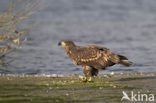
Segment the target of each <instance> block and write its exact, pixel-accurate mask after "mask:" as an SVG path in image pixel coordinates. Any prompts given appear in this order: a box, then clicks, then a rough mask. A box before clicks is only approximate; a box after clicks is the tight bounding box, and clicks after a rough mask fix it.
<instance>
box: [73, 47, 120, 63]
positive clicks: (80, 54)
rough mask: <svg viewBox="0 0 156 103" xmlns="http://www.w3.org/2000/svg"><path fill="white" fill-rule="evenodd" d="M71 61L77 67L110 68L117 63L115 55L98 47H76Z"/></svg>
mask: <svg viewBox="0 0 156 103" xmlns="http://www.w3.org/2000/svg"><path fill="white" fill-rule="evenodd" d="M73 54H74V55H72V59H73V61H74V63H75V64H77V65H96V66H99V65H100V66H112V65H114V64H115V63H117V61H118V57H117V56H116V54H114V53H112V52H111V51H109V49H107V48H104V47H100V46H94V45H90V46H85V47H80V46H78V47H77V48H76V50H75V52H73Z"/></svg>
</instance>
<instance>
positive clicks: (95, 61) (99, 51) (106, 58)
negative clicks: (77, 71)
mask: <svg viewBox="0 0 156 103" xmlns="http://www.w3.org/2000/svg"><path fill="white" fill-rule="evenodd" d="M59 45H61V46H63V47H64V48H65V52H66V53H67V55H68V56H69V57H70V58H71V60H72V61H73V63H74V64H75V65H81V66H82V67H83V71H84V74H85V77H86V78H85V79H84V81H91V78H90V77H92V76H96V75H97V74H98V70H103V69H105V68H106V67H109V66H113V65H115V64H122V65H125V66H130V65H131V64H132V63H131V62H129V61H128V59H127V58H126V57H125V56H122V55H117V54H115V53H112V52H111V51H110V50H109V49H107V48H104V47H100V46H96V45H88V46H76V45H75V44H74V43H73V42H72V41H69V40H64V41H61V42H59ZM88 78H89V79H88Z"/></svg>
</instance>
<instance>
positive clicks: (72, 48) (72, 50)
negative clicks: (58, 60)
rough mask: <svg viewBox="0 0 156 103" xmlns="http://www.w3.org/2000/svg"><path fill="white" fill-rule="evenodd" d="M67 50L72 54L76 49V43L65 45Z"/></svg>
mask: <svg viewBox="0 0 156 103" xmlns="http://www.w3.org/2000/svg"><path fill="white" fill-rule="evenodd" d="M64 48H65V51H66V53H67V54H68V55H71V54H72V53H74V51H75V50H76V45H70V46H65V47H64Z"/></svg>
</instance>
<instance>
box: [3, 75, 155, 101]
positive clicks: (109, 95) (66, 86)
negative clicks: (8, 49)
mask: <svg viewBox="0 0 156 103" xmlns="http://www.w3.org/2000/svg"><path fill="white" fill-rule="evenodd" d="M80 77H81V76H80V75H1V76H0V103H129V101H128V100H124V101H121V98H122V96H123V94H122V91H125V92H126V93H127V94H130V93H131V91H133V92H134V93H136V94H137V93H138V92H139V93H140V94H154V95H155V96H156V82H155V81H156V74H115V75H102V74H101V75H99V76H97V77H95V78H94V82H91V83H83V82H79V78H80ZM155 101H156V100H155ZM130 103H132V102H130ZM152 103H154V102H152Z"/></svg>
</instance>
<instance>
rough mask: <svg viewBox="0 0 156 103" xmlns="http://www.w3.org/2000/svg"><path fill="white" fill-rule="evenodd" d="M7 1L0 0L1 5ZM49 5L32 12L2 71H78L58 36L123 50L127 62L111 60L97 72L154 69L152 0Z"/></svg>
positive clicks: (65, 0)
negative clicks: (25, 36)
mask: <svg viewBox="0 0 156 103" xmlns="http://www.w3.org/2000/svg"><path fill="white" fill-rule="evenodd" d="M6 2H7V0H1V1H0V5H1V9H2V7H3V6H4V5H6V4H7V3H6ZM46 4H51V5H50V6H49V7H48V8H46V9H44V10H42V11H40V12H38V13H36V14H35V15H33V16H31V17H30V18H29V19H28V20H27V21H25V24H24V25H27V26H29V25H34V26H33V28H32V30H31V31H30V32H29V33H28V39H29V40H28V42H27V43H26V44H25V45H24V48H23V49H21V50H18V51H17V52H15V53H12V54H10V55H11V56H13V57H15V58H16V60H14V61H13V62H11V63H10V64H9V65H8V66H6V67H0V73H3V74H82V69H81V67H79V66H74V65H73V64H72V62H71V60H70V59H69V58H68V57H67V55H66V54H65V52H64V49H63V48H62V47H58V45H57V44H58V42H59V41H60V40H65V39H69V40H73V41H75V43H76V44H77V45H89V44H95V45H100V46H104V47H107V48H109V49H110V50H111V51H113V52H115V53H118V54H121V55H125V56H127V57H128V58H129V60H130V61H132V62H134V64H133V65H132V66H131V67H124V66H121V65H115V66H113V67H109V68H107V69H106V70H105V71H101V72H100V73H103V74H105V73H111V72H114V73H151V72H156V6H155V5H156V0H47V1H45V2H44V4H43V5H46Z"/></svg>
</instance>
